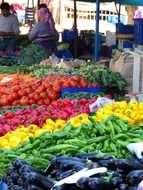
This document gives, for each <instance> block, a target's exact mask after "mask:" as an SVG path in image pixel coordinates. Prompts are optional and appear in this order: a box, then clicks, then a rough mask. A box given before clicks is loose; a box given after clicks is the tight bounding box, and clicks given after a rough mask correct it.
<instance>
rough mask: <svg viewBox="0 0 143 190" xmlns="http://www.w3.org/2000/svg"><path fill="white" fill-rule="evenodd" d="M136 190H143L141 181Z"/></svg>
mask: <svg viewBox="0 0 143 190" xmlns="http://www.w3.org/2000/svg"><path fill="white" fill-rule="evenodd" d="M137 190H143V181H141V182H140V183H139V185H138V187H137Z"/></svg>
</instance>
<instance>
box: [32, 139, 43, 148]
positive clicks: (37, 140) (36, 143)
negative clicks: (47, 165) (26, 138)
mask: <svg viewBox="0 0 143 190" xmlns="http://www.w3.org/2000/svg"><path fill="white" fill-rule="evenodd" d="M40 144H41V141H40V140H39V139H36V140H35V141H34V142H33V143H32V149H35V148H37V147H39V146H40Z"/></svg>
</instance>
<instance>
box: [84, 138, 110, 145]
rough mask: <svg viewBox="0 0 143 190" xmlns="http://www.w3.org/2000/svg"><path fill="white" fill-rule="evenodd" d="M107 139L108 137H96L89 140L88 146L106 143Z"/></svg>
mask: <svg viewBox="0 0 143 190" xmlns="http://www.w3.org/2000/svg"><path fill="white" fill-rule="evenodd" d="M106 139H107V136H99V137H94V138H92V139H89V140H88V144H92V143H94V142H95V143H100V142H102V141H105V140H106Z"/></svg>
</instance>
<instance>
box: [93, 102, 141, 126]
mask: <svg viewBox="0 0 143 190" xmlns="http://www.w3.org/2000/svg"><path fill="white" fill-rule="evenodd" d="M112 114H114V115H116V116H118V117H120V118H123V119H125V120H127V121H128V124H129V125H140V126H143V102H140V103H137V102H136V101H130V102H129V103H127V102H126V101H121V102H117V101H115V102H114V103H113V104H106V105H105V106H104V107H103V108H100V109H99V110H98V111H97V112H96V116H95V117H96V120H97V121H102V120H104V119H105V118H106V117H108V116H109V115H112Z"/></svg>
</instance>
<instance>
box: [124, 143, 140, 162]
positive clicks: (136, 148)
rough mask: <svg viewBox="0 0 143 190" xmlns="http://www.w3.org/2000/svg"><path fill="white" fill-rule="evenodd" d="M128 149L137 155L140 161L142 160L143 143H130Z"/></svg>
mask: <svg viewBox="0 0 143 190" xmlns="http://www.w3.org/2000/svg"><path fill="white" fill-rule="evenodd" d="M127 149H128V150H129V151H130V152H131V153H135V154H136V156H137V158H138V159H141V158H142V157H143V156H142V153H143V142H139V143H130V144H128V145H127Z"/></svg>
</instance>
